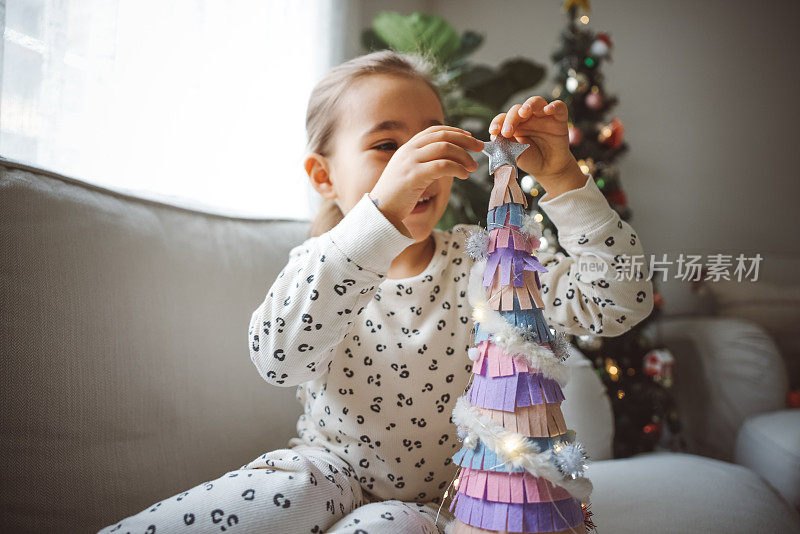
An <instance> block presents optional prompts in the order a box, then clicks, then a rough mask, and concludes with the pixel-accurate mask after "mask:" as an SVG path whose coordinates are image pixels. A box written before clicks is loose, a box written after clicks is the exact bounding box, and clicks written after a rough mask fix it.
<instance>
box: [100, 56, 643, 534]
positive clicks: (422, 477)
mask: <svg viewBox="0 0 800 534" xmlns="http://www.w3.org/2000/svg"><path fill="white" fill-rule="evenodd" d="M428 72H429V71H428V70H426V64H425V63H424V62H423V61H422V60H421V59H419V58H417V57H414V56H406V55H402V54H398V53H394V52H389V51H382V52H375V53H372V54H368V55H365V56H361V57H358V58H355V59H353V60H351V61H348V62H346V63H344V64H342V65H340V66H338V67H336V68H334V69H333V70H332V71H331V72H330V73H329V74H328V75H327V76H326V77H325V78H324V79H323V80H322V81H321V82H320V83H319V84H318V85H317V87H316V88H315V89H314V91H313V93H312V95H311V98H310V101H309V107H308V115H307V121H306V125H307V130H308V138H309V146H308V148H309V154H308V155H307V157H306V159H305V162H304V164H305V170H306V172H307V174H308V176H309V179H310V181H311V184H312V186H313V187H314V189H315V190H316V191H317V192H319V194H320V195H321V196H322V197H323V202H322V206H321V208H320V211H319V214H318V215H317V217H316V218H315V219H314V221H312V224H311V235H312V237H310V238H309V239H307V240H306V241H305V242H304V243H303V244H301V245H299V246H297V247H295V248H293V249H292V250H291V251H290V253H289V260H288V263H287V264H286V266H285V267H284V268H283V270H282V271H281V272H280V274H279V275H278V278H277V279H276V280H275V281H274V282H273V283H272V286H271V287H270V288H269V290H268V291H267V294H266V298H265V300H264V301H263V302H262V304H261V305H260V306H259V307H258V309H256V310H255V312H254V313H253V315H252V319H251V321H250V328H249V343H250V357H251V359H252V361H253V363H254V364H255V366H256V368H257V370H258V372H259V373H260V374H261V376H262V377H263V378H264V380H266V381H267V382H268V383H270V384H273V385H276V386H283V387H292V386H296V387H297V398H298V400H299V401H300V402H301V403H302V404H303V406H304V407H305V413H304V414H303V415H302V416H301V417H300V419H299V421H298V423H297V431H298V437H296V438H293V439H291V440H290V442H289V447H290V448H286V449H280V450H276V451H271V452H267V453H265V454H263V455H262V456H260V457H258V458H256V459H254V460H253V461H251V462H250V463H248V464H246V465H244V466H242V467H241V468H240V469H238V470H235V471H231V472H229V473H226V474H225V475H223V476H222V477H220V478H218V479H216V480H213V481H211V482H207V483H205V484H200V485H198V486H196V487H195V488H192V489H190V490H189V491H187V492H184V493H181V494H178V495H176V496H173V497H171V498H169V499H167V500H165V501H162V502H160V503H157V504H156V505H154V506H153V507H151V508H150V509H148V510H144V511H143V512H141V513H139V514H137V515H135V516H131V517H129V518H127V519H125V520H123V521H122V522H120V523H119V524H117V525H112V526H110V527H107V529H104V530H103V532H115V531H121V532H128V531H131V532H133V531H136V532H172V531H180V532H183V531H184V529H186V527H187V525H188V526H193V528H192V529H187V530H186V531H187V532H201V531H202V532H221V531H226V530H232V531H234V532H245V531H246V532H281V533H283V532H312V533H313V532H337V533H340V532H369V533H375V532H426V533H433V532H439V531H442V530H443V525H444V523H445V522H446V521H447V520H448V519H449V518H448V516H447V515H446V514H448V513H449V512H448V511H447V507H446V506H445V507H442V512H441V516H440V517H439V521H438V522H437V520H436V519H437V510H438V508H439V504H440V503H441V501H442V497H443V494H444V491H445V489H446V488H447V486H448V485H449V484H450V482H451V481H452V479H453V477H454V476H455V474H456V466H455V465H454V464H453V462H452V460H451V456H452V455H453V454H454V453H455V452H456V451H457V450H458V448H459V445H460V444H459V442H458V440H457V438H456V428H455V426H454V425H453V423H452V422H451V420H450V416H451V412H452V409H453V406H454V404H455V401H456V399H457V398H458V397H459V396H460V395H462V394H463V393H464V388H465V386H466V384H467V381H468V379H469V374H470V371H471V365H470V363H471V362H470V360H469V359H468V358H467V355H466V352H467V349H468V348H469V347H470V346H472V334H473V331H472V323H471V309H470V305H469V302H468V299H467V282H468V280H467V279H468V273H469V270H470V267H471V265H472V263H473V261H474V260H471V258H470V256H469V255H467V254H466V253H465V240H466V235H465V234H466V233H467V232H466V231H465V230H469V229H470V226H469V225H458V226H456V227H455V228H454V229H453V230H452V231H442V230H439V229H436V228H435V225H436V224H437V222H438V221H439V219H440V217H441V215H442V213H443V212H444V210H445V207H446V206H447V203H448V200H449V196H450V188H451V185H452V180H453V177H455V178H458V179H461V180H463V179H468V178H469V175H470V173H471V172H473V171H475V170H476V169H477V168H478V164H477V163H476V162H475V160H474V159H473V157H472V155H471V154H470V152H479V151H481V150H482V149H483V146H484V143H483V142H482V141H480V140H478V139H476V138H474V137H472V136H471V134H470V133H469V132H467V131H465V130H462V129H460V128H454V127H451V126H446V125H444V116H443V110H442V105H441V102H440V99H439V94H438V92H437V90H436V87H435V86H434V85H433V83H432V82H431V81H430V78H429V74H428ZM489 130H490V134H492V138H494V136H495V135H505V136H506V137H513V138H515V139H516V140H517V141H520V142H526V143H532V146H531V147H530V148H528V149H527V150H526V151H525V152H524V153H523V154H522V155H521V156H520V157H519V159H518V160H517V164H518V166H519V168H520V169H521V170H522V171H525V172H527V173H529V174H531V175H533V176H534V177H535V178H536V180H537V181H538V182H539V183H540V184H541V185H542V187H544V189H545V190H546V194H545V195H544V197H542V199H541V200H540V202H539V205H540V206H541V208H542V209H543V210H544V211H545V212H546V213H547V215H548V216H549V217H550V218H551V220H552V221H553V222H554V224H555V225H556V226H557V227H558V230H559V240H560V243H561V245H562V246H563V247H564V248H565V249H566V250H567V251H568V252H569V254H570V256H568V257H562V256H553V255H550V256H548V255H546V254H541V255H540V256H539V259H540V261H541V262H542V263H543V264H544V265H545V267H546V268H547V269H548V272H547V273H546V274H544V275H543V276H542V277H541V283H542V293H543V299H544V302H545V308H544V313H545V316H546V319H547V321H548V323H550V324H552V325H554V326H557V327H558V329H559V330H561V331H562V332H565V333H570V334H586V333H592V334H596V335H606V336H616V335H619V334H621V333H623V332H625V331H626V330H628V329H629V328H631V327H632V326H633V325H634V324H636V323H637V322H639V321H640V320H642V319H643V318H644V317H646V316H647V315H648V314H649V312H650V310H651V309H652V303H653V300H652V287H651V283H650V282H649V281H648V280H647V277H646V276H642V277H639V278H638V279H633V280H631V279H626V278H625V277H623V279H616V278H615V277H614V276H607V277H596V278H597V279H595V280H591V281H589V280H583V281H582V280H581V274H580V273H579V272H577V269H576V268H575V267H576V263H575V262H576V261H579V260H581V259H582V258H583V259H588V258H591V259H592V260H594V261H600V262H603V263H604V264H605V265H606V266H609V268H611V267H617V266H618V265H619V264H620V263H621V262H623V261H624V256H625V255H627V256H634V255H642V254H643V251H642V246H641V244H640V242H639V239H638V238H637V236H636V234H635V232H634V231H633V229H632V228H631V227H630V226H629V225H628V224H627V223H625V222H624V221H622V220H620V218H619V216H618V215H617V213H616V212H615V211H614V210H613V209H612V208H611V207H610V206H609V205H608V203H607V202H606V200H605V198H604V197H603V195H602V193H601V192H600V191H599V190H598V189H597V186H596V185H595V182H594V180H593V179H592V177H591V176H589V177H587V176H586V175H584V174H583V173H582V172H581V170H580V168H579V167H578V165H577V162H576V161H575V159H574V157H573V156H572V154H571V152H570V150H569V144H568V136H567V108H566V105H565V104H564V103H563V102H561V101H558V100H557V101H555V102H552V103H550V104H547V102H546V101H545V100H544V99H543V98H541V97H532V98H529V99H527V100H526V101H525V102H524V104H522V105H519V104H517V105H514V106H512V107H511V108H510V109H509V110H508V112H507V113H501V114H500V115H498V116H497V117H496V118H495V119H494V120H493V121H492V124H491V126H490V129H489ZM611 272H612V273H613V272H614V270H613V268H612V269H611ZM645 274H646V273H645ZM584 278H586V277H584Z"/></svg>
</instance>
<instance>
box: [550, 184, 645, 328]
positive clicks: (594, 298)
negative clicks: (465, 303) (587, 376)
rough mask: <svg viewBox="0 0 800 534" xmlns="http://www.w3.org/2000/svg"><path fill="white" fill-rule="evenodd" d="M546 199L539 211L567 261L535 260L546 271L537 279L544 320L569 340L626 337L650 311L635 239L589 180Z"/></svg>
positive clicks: (556, 257) (558, 258)
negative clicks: (555, 233) (553, 229)
mask: <svg viewBox="0 0 800 534" xmlns="http://www.w3.org/2000/svg"><path fill="white" fill-rule="evenodd" d="M549 197H550V195H549V194H545V195H544V196H543V197H542V199H541V200H540V201H539V206H540V207H541V208H542V210H544V212H545V213H546V214H547V216H548V217H550V219H551V220H552V221H553V223H554V224H555V226H556V228H558V241H559V243H560V244H561V246H562V247H563V248H564V250H566V251H567V253H568V254H569V256H567V257H564V256H563V255H561V254H559V255H553V254H541V255H539V260H540V261H541V263H542V264H543V265H544V266H545V267H546V268H547V270H548V272H547V273H544V274H543V275H541V282H542V299H543V300H544V304H545V309H544V313H545V315H546V316H547V317H548V319H549V321H550V322H552V323H553V325H554V326H558V327H559V328H558V330H561V331H563V332H565V333H569V334H574V335H583V334H594V335H603V336H609V337H613V336H618V335H620V334H623V333H625V332H627V331H628V330H630V328H631V327H632V326H634V325H635V324H636V323H638V322H640V321H641V320H643V319H644V318H645V317H647V316H648V315H649V314H650V312H651V310H652V309H653V284H652V282H651V281H649V280H647V278H648V275H647V272H648V270H647V262H646V261H645V258H644V252H643V249H642V245H641V243H640V240H639V237H638V236H637V235H636V232H634V230H633V228H631V226H630V225H629V224H628V223H626V222H625V221H623V220H622V219H621V218H620V217H619V215H618V214H617V212H616V211H614V210H613V209H612V208H611V206H609V204H608V202H607V201H606V199H605V197H604V196H603V194H602V193H601V192H600V190H599V189H598V188H597V184H595V181H594V179H593V178H592V177H591V176H590V177H588V179H587V180H586V184H585V185H584V186H583V187H580V188H577V189H571V190H569V191H566V192H564V193H561V194H559V195H558V196H556V197H555V198H552V199H550V198H549ZM634 260H635V261H636V265H637V266H638V270H639V271H640V273H641V274H640V275H639V276H638V277H637V276H636V270H637V269H636V268H635V267H632V262H633V261H634ZM603 270H605V272H602V271H603ZM618 272H620V273H621V274H618ZM618 277H619V278H620V279H618Z"/></svg>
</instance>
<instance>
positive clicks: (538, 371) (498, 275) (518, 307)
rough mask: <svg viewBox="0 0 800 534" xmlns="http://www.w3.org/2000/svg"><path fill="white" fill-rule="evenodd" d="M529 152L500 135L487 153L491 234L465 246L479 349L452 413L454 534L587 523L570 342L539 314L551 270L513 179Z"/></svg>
mask: <svg viewBox="0 0 800 534" xmlns="http://www.w3.org/2000/svg"><path fill="white" fill-rule="evenodd" d="M529 146H530V145H528V144H523V143H517V142H515V141H513V140H510V139H507V138H505V137H503V136H497V137H496V138H495V139H494V140H493V141H490V142H487V143H486V147H485V149H484V152H485V153H486V154H487V155H488V156H489V173H490V174H494V187H493V189H492V192H491V196H490V199H489V208H488V216H487V219H486V223H487V228H486V229H483V228H481V231H480V232H476V233H473V234H472V235H470V237H469V239H468V241H467V247H466V248H467V253H469V254H470V255H471V256H472V257H473V258H475V260H476V262H475V264H474V266H473V268H472V270H471V272H470V280H469V299H470V303H471V304H472V306H473V319H474V322H475V340H474V341H475V346H473V347H471V348H470V349H469V356H470V359H472V360H473V361H474V364H473V369H472V373H473V374H472V379H471V385H470V386H469V391H468V393H467V394H465V395H464V396H462V397H460V398H459V399H458V401H457V403H456V406H455V408H454V410H453V422H454V423H455V424H456V425H457V427H458V432H459V437H460V438H461V440H462V447H461V449H460V450H459V451H458V452H457V453H456V454H455V455H454V456H453V460H454V462H455V463H456V465H458V466H460V467H459V471H458V475H457V477H456V479H455V482H454V487H455V489H456V493H455V496H454V498H453V501H452V504H451V506H450V509H451V510H452V511H453V512H454V514H455V517H456V522H455V525H454V528H453V533H454V534H458V533H465V532H481V531H500V532H552V533H567V532H570V533H585V532H586V529H587V527H590V528H591V527H593V525H592V524H591V521H590V520H589V519H588V517H589V514H588V499H589V494H590V492H591V490H592V484H591V482H590V481H589V480H588V479H587V478H585V477H584V470H585V466H586V460H587V458H586V452H585V450H584V448H583V446H582V445H581V444H580V443H579V442H578V441H576V439H575V438H576V436H575V432H574V431H571V430H569V429H568V428H567V425H566V423H565V421H564V417H563V415H562V413H561V402H562V401H563V400H564V394H563V392H562V390H561V385H562V384H563V383H564V382H565V380H566V367H565V365H564V363H563V360H564V359H565V357H566V350H565V344H566V341H565V340H564V338H563V337H562V336H561V335H560V334H558V333H556V332H554V331H553V330H551V329H550V327H549V325H548V324H547V322H546V320H545V318H544V315H543V313H542V309H543V307H544V305H543V303H542V299H541V283H540V281H539V273H544V272H547V270H546V269H545V268H544V267H543V266H542V265H541V263H539V261H538V260H537V258H536V256H535V255H534V251H536V250H537V249H538V248H539V245H540V243H539V238H540V237H541V234H540V233H539V230H538V222H536V219H535V218H534V217H533V216H532V215H531V214H529V213H528V212H527V211H526V208H527V207H528V202H527V200H526V198H525V194H524V193H523V191H522V189H521V188H520V186H519V184H518V182H517V167H516V160H517V157H519V155H520V154H521V153H522V152H523V151H524V150H525V149H526V148H527V147H529ZM445 496H447V494H445ZM584 504H585V505H587V508H586V509H584Z"/></svg>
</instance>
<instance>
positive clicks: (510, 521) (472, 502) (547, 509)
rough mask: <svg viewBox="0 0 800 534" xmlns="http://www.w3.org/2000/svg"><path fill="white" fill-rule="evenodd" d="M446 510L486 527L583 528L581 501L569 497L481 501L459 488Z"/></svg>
mask: <svg viewBox="0 0 800 534" xmlns="http://www.w3.org/2000/svg"><path fill="white" fill-rule="evenodd" d="M453 509H455V510H453ZM450 510H451V511H453V512H454V514H455V516H456V518H458V519H459V520H461V521H463V522H464V523H466V524H468V525H472V526H475V527H479V528H483V529H487V530H498V531H503V532H550V533H552V532H559V531H567V532H570V530H568V529H577V528H583V513H582V511H581V505H580V503H579V502H577V501H576V500H575V499H573V498H569V499H563V500H560V501H555V502H528V503H505V502H492V501H485V500H482V499H478V498H475V497H470V496H469V495H465V494H463V493H461V492H459V493H457V494H456V497H455V498H454V499H453V503H452V504H451V506H450ZM571 532H583V530H572V531H571Z"/></svg>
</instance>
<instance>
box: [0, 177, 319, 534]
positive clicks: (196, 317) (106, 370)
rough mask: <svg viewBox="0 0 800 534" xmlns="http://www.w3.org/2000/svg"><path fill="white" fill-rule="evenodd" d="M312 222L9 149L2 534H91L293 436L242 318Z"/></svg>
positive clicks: (0, 289) (3, 262)
mask: <svg viewBox="0 0 800 534" xmlns="http://www.w3.org/2000/svg"><path fill="white" fill-rule="evenodd" d="M307 225H308V223H307V222H302V221H282V220H252V219H236V218H229V217H221V216H215V215H209V214H206V213H201V212H196V211H192V210H187V209H181V208H176V207H173V206H169V205H166V204H162V203H158V202H153V201H148V200H143V199H141V198H136V197H132V196H128V195H125V194H120V193H116V192H112V191H109V190H105V189H102V188H99V187H95V186H91V185H88V184H85V183H82V182H78V181H75V180H71V179H68V178H65V177H61V176H58V175H54V174H50V173H44V172H37V171H35V170H33V169H29V168H26V167H24V166H21V165H16V164H12V163H9V162H2V161H0V351H1V353H2V358H3V366H4V371H5V372H4V376H3V382H2V388H0V391H1V392H2V393H0V395H2V401H1V402H2V406H3V408H2V437H3V440H2V441H3V447H2V448H3V456H4V460H5V461H4V464H5V465H4V469H2V473H1V474H0V477H1V478H2V482H1V484H2V487H3V491H2V492H0V494H2V496H0V499H2V514H0V531H2V532H18V533H19V532H89V531H92V532H95V531H96V530H97V529H99V528H101V527H102V526H105V525H107V524H111V523H113V522H114V521H116V520H118V519H121V518H122V517H125V516H127V515H130V514H133V513H137V512H139V511H140V510H142V509H144V508H145V507H146V506H149V505H150V504H152V503H154V502H156V501H158V500H160V499H163V498H166V497H169V496H171V495H174V494H176V493H178V492H180V491H182V490H185V489H187V488H189V487H192V486H194V485H197V484H199V483H201V482H203V481H205V480H209V479H212V478H217V477H218V476H221V475H222V474H224V473H226V472H227V471H230V470H233V469H236V468H238V467H240V466H242V465H244V464H245V463H247V462H249V461H250V460H251V459H253V458H255V457H256V456H258V455H260V454H263V453H264V452H265V451H268V450H272V449H276V448H282V447H285V446H286V444H287V443H286V442H287V440H288V438H289V437H291V436H294V435H296V431H295V424H296V421H297V417H298V415H299V414H300V412H301V407H300V405H299V403H298V402H297V401H296V400H295V398H294V394H295V390H294V388H286V389H282V388H276V387H274V386H271V385H269V384H267V383H265V382H264V381H263V380H262V379H261V377H260V376H259V374H258V372H257V371H256V369H255V367H254V366H253V364H252V362H251V361H250V357H249V352H248V350H247V343H248V338H247V330H248V326H249V320H250V315H251V313H252V311H253V310H255V308H256V307H257V306H258V305H259V304H260V302H261V301H262V300H263V299H264V297H265V296H266V293H267V289H268V288H269V286H270V284H271V283H272V281H273V280H274V279H275V277H276V276H277V274H278V272H279V271H280V269H281V268H282V267H283V265H284V264H285V262H286V260H287V259H288V251H289V249H290V248H291V247H292V246H294V245H296V244H298V243H300V242H302V241H303V240H304V239H305V233H306V229H307ZM93 529H94V530H93Z"/></svg>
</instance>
